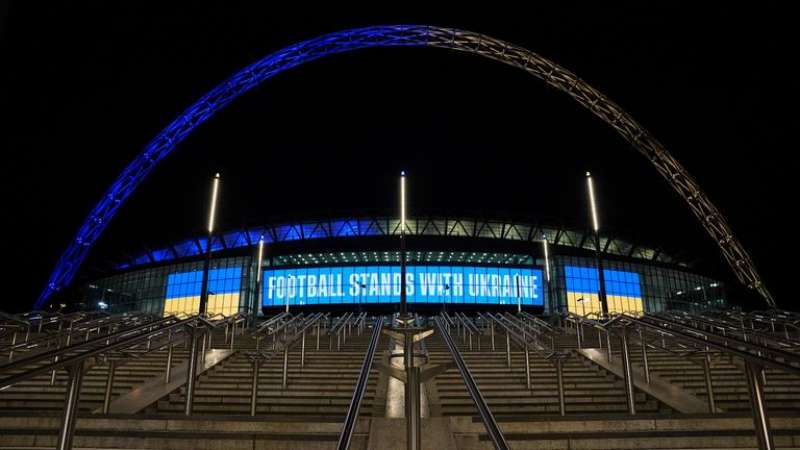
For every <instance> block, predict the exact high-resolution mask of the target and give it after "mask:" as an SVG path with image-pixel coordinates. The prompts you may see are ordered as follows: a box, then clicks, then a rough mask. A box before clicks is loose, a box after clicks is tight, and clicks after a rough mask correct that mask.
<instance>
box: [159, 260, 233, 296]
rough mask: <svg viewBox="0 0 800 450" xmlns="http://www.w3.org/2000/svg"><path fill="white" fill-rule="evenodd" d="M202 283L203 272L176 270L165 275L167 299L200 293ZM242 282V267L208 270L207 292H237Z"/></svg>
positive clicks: (211, 293)
mask: <svg viewBox="0 0 800 450" xmlns="http://www.w3.org/2000/svg"><path fill="white" fill-rule="evenodd" d="M202 284H203V272H202V271H200V270H194V271H191V272H176V273H171V274H169V275H168V276H167V295H166V298H167V299H171V298H182V297H193V296H198V295H200V291H201V290H202ZM241 284H242V268H241V267H229V268H225V269H211V270H209V271H208V293H209V295H215V294H228V293H234V292H236V293H238V292H239V290H240V287H241Z"/></svg>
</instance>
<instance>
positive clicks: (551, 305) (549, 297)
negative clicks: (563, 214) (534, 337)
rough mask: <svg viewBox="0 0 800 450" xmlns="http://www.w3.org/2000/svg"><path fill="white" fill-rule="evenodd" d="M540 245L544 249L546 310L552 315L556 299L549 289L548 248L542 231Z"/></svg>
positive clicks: (545, 236)
mask: <svg viewBox="0 0 800 450" xmlns="http://www.w3.org/2000/svg"><path fill="white" fill-rule="evenodd" d="M542 247H543V250H544V283H545V289H546V291H547V312H548V314H549V315H550V317H553V315H554V312H555V305H554V303H555V301H556V299H555V298H553V291H552V289H550V249H549V244H548V242H547V235H546V234H544V233H542Z"/></svg>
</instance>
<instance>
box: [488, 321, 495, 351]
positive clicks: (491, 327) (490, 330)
mask: <svg viewBox="0 0 800 450" xmlns="http://www.w3.org/2000/svg"><path fill="white" fill-rule="evenodd" d="M489 332H490V334H491V337H492V351H494V350H495V348H494V320H489Z"/></svg>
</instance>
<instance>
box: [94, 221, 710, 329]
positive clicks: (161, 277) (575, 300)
mask: <svg viewBox="0 0 800 450" xmlns="http://www.w3.org/2000/svg"><path fill="white" fill-rule="evenodd" d="M407 228H408V229H407V230H406V236H407V241H408V248H407V264H408V271H407V275H406V277H407V278H406V279H407V294H408V301H409V303H410V304H412V305H415V307H417V308H420V309H425V308H428V309H438V308H441V305H442V304H444V305H450V304H458V305H461V306H462V307H464V308H469V307H470V305H473V306H474V307H478V308H484V309H485V308H486V307H501V308H502V307H507V308H517V307H520V308H524V309H527V310H533V311H535V312H542V313H543V314H545V315H548V314H553V313H563V312H567V311H569V312H574V313H577V314H581V315H590V316H591V315H593V314H597V313H599V312H600V310H601V307H600V300H599V281H598V278H599V277H598V271H597V258H596V254H595V241H594V239H593V234H592V233H591V232H587V231H583V230H576V229H568V228H563V227H558V226H550V225H545V224H533V223H524V222H513V221H503V220H480V219H471V218H447V217H435V218H434V217H431V218H417V219H409V220H408V221H407ZM399 234H400V229H399V220H398V219H396V218H387V217H369V218H347V219H334V220H318V221H308V222H302V223H288V224H278V225H270V226H264V227H256V228H250V229H247V230H235V231H229V232H225V233H221V234H218V235H217V236H215V238H214V239H213V240H212V246H211V249H212V256H213V258H212V260H211V264H210V270H209V303H208V312H209V314H223V315H226V316H228V315H231V314H234V313H236V312H252V313H263V312H264V311H267V312H269V311H270V310H276V309H281V308H284V307H285V306H286V305H287V304H288V305H289V306H290V307H292V308H296V307H301V308H302V307H306V306H312V305H313V306H314V307H315V308H317V309H318V308H320V307H324V308H328V307H329V308H336V307H346V306H347V305H357V306H358V307H359V308H384V309H386V308H391V307H392V305H396V304H397V303H398V302H399V298H400V267H399V264H400V263H399V258H400V252H399V248H398V236H399ZM262 238H263V240H264V243H265V249H264V251H263V257H262V261H261V265H260V270H261V271H262V275H263V277H262V278H261V279H259V277H258V276H257V273H258V270H259V264H258V261H257V259H258V257H257V254H258V252H257V248H258V243H259V240H261V239H262ZM543 239H546V240H547V244H548V245H547V248H548V250H547V251H546V250H545V245H544V243H543ZM600 247H601V255H602V266H603V273H604V278H605V288H606V289H605V290H606V295H607V299H608V305H609V312H610V313H621V312H627V313H633V314H641V313H643V312H658V311H662V310H666V309H673V310H674V309H697V308H699V309H702V308H706V307H711V306H713V307H721V306H724V305H725V303H726V299H725V292H724V286H723V284H722V283H721V282H720V281H718V280H715V279H712V278H709V277H707V276H703V275H701V274H699V273H697V272H695V271H694V270H693V269H692V267H691V264H690V263H689V262H688V259H687V258H685V257H680V256H677V255H676V254H674V253H671V252H668V251H666V250H664V249H660V248H657V247H652V246H645V245H641V244H639V243H636V242H634V241H631V240H626V239H625V238H621V237H617V236H601V237H600ZM206 248H207V238H205V237H203V238H196V239H188V240H185V241H182V242H178V243H175V244H174V245H170V246H167V247H164V248H160V249H156V250H149V251H146V252H142V253H141V254H139V255H136V256H133V257H131V258H129V259H128V260H126V261H124V262H122V263H119V264H117V266H116V270H115V271H114V272H113V273H110V274H107V275H105V276H103V277H102V278H100V279H97V280H94V281H92V282H90V283H88V284H87V285H86V286H85V291H84V301H85V302H86V303H87V304H88V305H89V306H90V307H91V306H95V307H102V308H108V309H109V310H110V311H112V312H123V311H128V310H138V311H147V312H151V313H154V314H158V315H165V316H166V315H169V314H176V313H184V314H196V313H197V312H198V308H199V302H200V291H201V282H202V270H203V260H204V256H205V253H206ZM545 253H547V257H546V255H545ZM548 269H549V275H550V277H549V281H548V276H547V274H548V273H547V272H548Z"/></svg>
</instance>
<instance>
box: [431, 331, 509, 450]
mask: <svg viewBox="0 0 800 450" xmlns="http://www.w3.org/2000/svg"><path fill="white" fill-rule="evenodd" d="M433 320H434V322H435V323H436V326H437V327H438V328H439V332H440V333H441V335H442V338H443V339H444V342H445V344H446V345H447V348H448V350H450V354H451V355H452V356H453V361H454V362H455V364H456V367H457V368H458V371H459V373H460V374H461V378H462V379H463V380H464V384H465V385H466V387H467V391H468V392H469V395H470V397H472V401H473V402H474V403H475V407H476V408H477V409H478V414H480V416H481V421H482V422H483V425H484V427H486V432H487V433H488V434H489V438H490V439H491V440H492V443H493V444H494V447H495V448H496V449H508V448H509V445H508V442H506V439H505V437H504V436H503V432H502V430H500V426H499V425H497V421H496V420H495V418H494V415H493V414H492V411H491V410H490V409H489V406H488V405H487V404H486V400H485V399H484V398H483V395H482V394H481V391H480V389H479V388H478V384H477V383H476V382H475V378H474V377H473V376H472V373H471V372H470V371H469V367H467V364H466V363H465V362H464V358H463V357H462V356H461V352H460V351H459V350H458V346H456V344H455V342H453V338H452V337H451V336H450V333H448V332H447V327H446V326H445V324H444V319H442V318H441V317H435V318H434V319H433Z"/></svg>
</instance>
